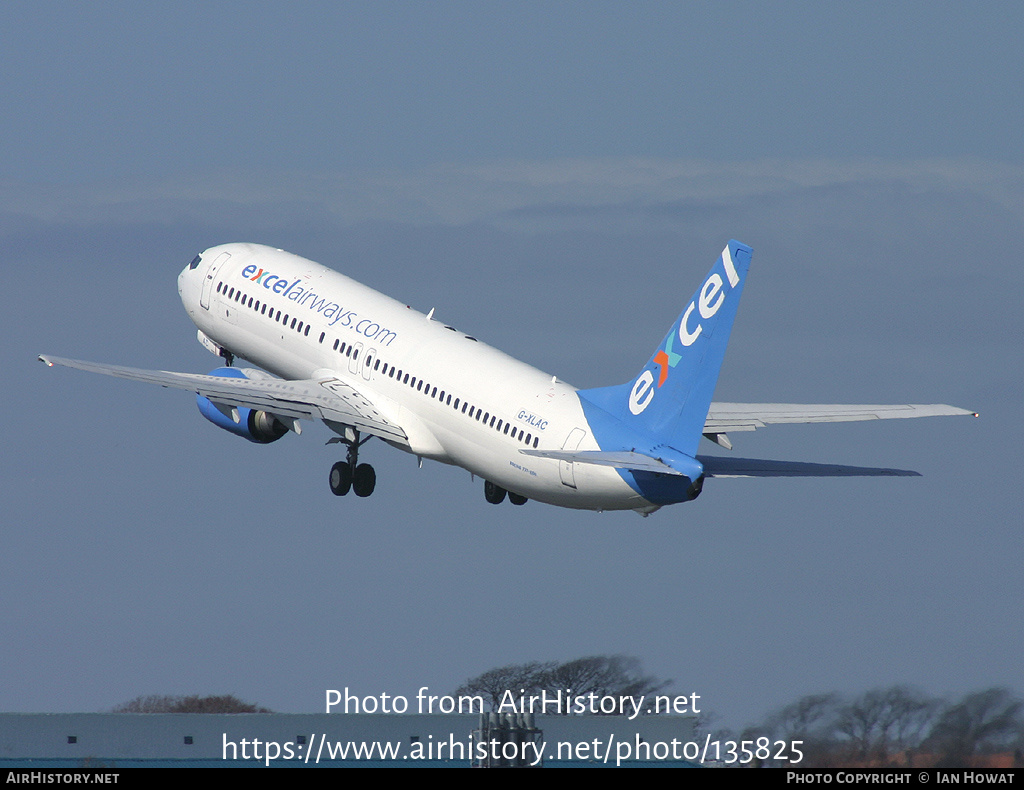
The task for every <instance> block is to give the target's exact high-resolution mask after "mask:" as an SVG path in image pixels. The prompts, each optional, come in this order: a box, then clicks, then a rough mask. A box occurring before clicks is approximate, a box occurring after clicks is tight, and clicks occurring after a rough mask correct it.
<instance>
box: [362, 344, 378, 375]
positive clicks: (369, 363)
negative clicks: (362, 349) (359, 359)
mask: <svg viewBox="0 0 1024 790" xmlns="http://www.w3.org/2000/svg"><path fill="white" fill-rule="evenodd" d="M376 358H377V349H375V348H368V349H367V350H366V358H365V359H364V360H363V378H364V379H366V380H367V381H369V380H370V374H372V373H373V361H374V360H375V359H376Z"/></svg>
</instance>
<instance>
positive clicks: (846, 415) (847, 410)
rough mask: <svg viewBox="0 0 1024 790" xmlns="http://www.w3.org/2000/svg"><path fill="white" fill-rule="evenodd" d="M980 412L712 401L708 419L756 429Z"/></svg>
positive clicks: (707, 425) (713, 427)
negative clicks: (798, 424)
mask: <svg viewBox="0 0 1024 790" xmlns="http://www.w3.org/2000/svg"><path fill="white" fill-rule="evenodd" d="M958 415H969V416H974V417H977V416H978V414H977V412H973V411H970V410H968V409H960V408H957V407H956V406H947V405H946V404H944V403H931V404H916V403H898V404H895V405H867V406H861V405H843V404H816V403H712V404H711V408H710V409H708V416H707V419H705V421H704V433H705V434H709V433H710V434H721V433H728V432H731V431H754V430H757V429H758V428H764V427H765V426H766V425H778V424H782V423H811V422H856V421H859V420H898V419H909V418H911V417H954V416H958Z"/></svg>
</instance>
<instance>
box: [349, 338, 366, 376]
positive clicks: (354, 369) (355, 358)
mask: <svg viewBox="0 0 1024 790" xmlns="http://www.w3.org/2000/svg"><path fill="white" fill-rule="evenodd" d="M362 364H363V344H362V343H356V344H355V345H353V346H352V356H350V357H349V358H348V372H349V373H351V374H352V375H353V376H358V375H359V368H360V366H361V365H362Z"/></svg>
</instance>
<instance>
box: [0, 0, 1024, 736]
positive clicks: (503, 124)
mask: <svg viewBox="0 0 1024 790" xmlns="http://www.w3.org/2000/svg"><path fill="white" fill-rule="evenodd" d="M1022 27H1024V24H1022V19H1021V16H1020V14H1019V12H1015V11H1014V7H1013V6H1012V5H1011V4H1009V3H1005V4H1002V3H982V4H977V5H971V6H967V5H962V4H956V3H950V4H942V3H939V4H936V3H900V4H896V5H895V6H893V5H890V4H882V3H879V4H856V5H850V6H848V7H847V6H844V7H843V8H841V9H837V8H834V7H829V6H822V5H820V4H814V3H807V4H801V3H792V4H785V5H783V6H781V7H780V6H778V4H772V5H767V4H766V5H757V4H730V3H726V4H714V5H690V4H686V5H680V4H650V5H640V6H629V7H628V9H627V8H626V7H625V6H622V5H619V4H602V3H585V4H584V3H579V4H576V3H564V4H547V3H526V4H524V3H515V4H512V3H509V4H500V3H499V4H488V5H481V4H473V3H466V4H460V3H434V4H420V3H387V4H373V5H368V4H334V3H328V4H319V3H306V4H298V5H295V4H291V5H288V6H284V5H276V4H252V3H246V4H231V3H222V4H220V3H219V4H216V5H213V6H211V5H208V4H201V3H197V4H186V3H176V4H167V5H164V6H161V7H160V8H154V9H150V8H148V7H142V6H138V5H133V4H117V3H114V4H88V5H80V4H65V3H49V4H48V3H31V4H28V3H9V4H5V5H4V6H3V7H2V9H0V69H2V71H3V74H4V77H5V78H4V80H3V87H2V88H0V91H2V96H3V101H0V122H2V128H3V129H4V148H5V156H4V157H3V160H2V161H0V238H2V239H3V250H4V253H3V257H2V259H0V260H2V263H0V271H2V272H3V279H4V291H3V293H4V297H3V308H4V309H3V314H4V318H3V321H4V327H5V333H4V334H5V337H6V338H7V342H6V343H5V344H4V347H3V352H2V353H3V366H2V369H3V370H5V371H8V372H10V374H11V377H12V378H13V382H11V383H12V386H11V387H10V389H9V392H8V397H7V398H5V405H6V406H7V408H6V409H5V414H6V418H7V429H6V432H5V439H4V442H5V446H6V447H7V452H6V453H4V454H3V455H2V460H0V472H2V475H0V477H2V482H0V497H2V499H0V501H2V502H3V503H4V507H3V512H4V551H3V552H0V597H2V599H3V600H4V601H5V606H4V607H3V611H2V612H0V633H2V634H4V635H5V638H4V639H3V640H0V678H2V679H0V709H4V710H11V711H79V710H84V711H91V710H101V709H107V708H109V707H111V706H113V705H115V704H117V703H119V702H122V701H125V700H127V699H130V698H132V697H134V696H136V695H138V694H155V693H170V694H191V693H200V694H205V693H211V694H213V693H218V694H219V693H234V694H237V695H238V696H240V697H243V698H245V699H250V700H253V701H257V702H259V703H261V704H263V705H266V706H268V707H271V708H274V709H276V710H282V711H314V710H319V709H320V707H321V705H322V700H323V692H324V689H325V688H342V687H345V686H349V687H351V688H352V689H353V690H356V691H358V692H359V693H361V694H374V693H380V692H388V693H405V694H412V693H415V690H416V689H417V688H418V687H419V686H421V685H427V686H430V687H431V688H432V689H434V690H436V691H438V692H444V691H450V690H452V689H454V688H455V687H456V686H458V685H459V684H460V683H461V682H462V681H463V680H465V679H466V678H467V677H469V676H471V675H475V674H478V673H479V672H482V671H484V670H486V669H489V668H491V667H493V666H496V665H499V664H503V663H510V662H516V661H527V660H550V659H563V660H564V659H570V658H574V657H578V656H582V655H592V654H604V653H627V654H633V655H637V656H639V657H640V658H642V659H643V660H644V662H645V666H646V668H647V669H648V671H650V672H652V673H654V674H657V675H659V676H661V677H670V678H674V679H675V681H676V687H677V688H678V690H679V691H680V692H685V693H690V692H696V693H698V694H701V696H702V698H703V699H704V700H705V702H706V704H707V706H708V708H710V709H712V710H715V711H717V712H718V713H719V716H720V720H721V721H722V722H723V723H725V724H728V725H732V726H737V727H738V726H742V725H744V724H746V723H749V722H752V721H754V720H756V719H758V718H760V717H761V716H763V715H764V714H765V713H766V712H768V711H769V710H770V709H771V708H773V707H775V706H778V705H781V704H784V703H786V702H788V701H790V700H792V699H793V698H795V697H796V696H799V695H800V694H805V693H812V692H817V691H822V690H832V689H837V690H840V691H849V692H857V691H862V690H865V689H867V688H871V687H874V686H878V685H887V684H890V683H896V682H900V683H916V684H918V685H920V686H921V687H923V688H924V689H925V690H927V691H928V692H930V693H934V694H961V693H964V692H966V691H970V690H974V689H977V688H981V687H985V686H990V685H996V684H1000V685H1010V686H1013V687H1015V688H1016V689H1017V690H1018V691H1024V682H1022V679H1021V676H1020V663H1019V656H1020V655H1021V654H1022V653H1024V637H1022V630H1021V625H1020V601H1021V599H1022V593H1024V589H1022V583H1024V574H1022V572H1021V570H1020V563H1019V557H1020V556H1021V549H1022V548H1024V546H1022V538H1021V531H1020V527H1019V522H1020V506H1019V494H1018V491H1017V484H1018V482H1019V480H1020V476H1021V450H1020V442H1021V438H1022V437H1021V434H1022V430H1021V429H1022V419H1021V416H1020V393H1021V389H1022V387H1021V385H1022V383H1024V382H1022V380H1021V379H1022V376H1021V362H1022V358H1021V350H1020V338H1021V336H1022V329H1024V327H1022V316H1021V298H1020V295H1021V288H1022V284H1024V283H1022V275H1021V267H1020V266H1019V265H1018V264H1017V257H1018V253H1017V250H1018V248H1019V246H1020V244H1019V231H1020V228H1021V222H1022V219H1024V216H1022V215H1024V161H1022V146H1021V144H1020V139H1021V136H1020V130H1021V129H1022V128H1024V123H1022V121H1024V118H1022V117H1021V116H1022V112H1024V110H1022V109H1021V108H1022V107H1024V97H1022V96H1021V93H1022V92H1024V90H1022V87H1021V83H1020V79H1019V75H1020V73H1021V72H1022V68H1021V67H1022V65H1024V64H1022V63H1021V55H1020V52H1019V46H1018V44H1019V41H1020V40H1021V34H1022V33H1024V30H1022V29H1021V28H1022ZM729 238H738V239H740V240H742V241H744V242H746V243H749V244H751V246H753V247H754V259H753V265H752V269H751V280H750V283H749V287H748V288H747V289H746V290H745V294H744V297H743V303H742V305H741V307H740V313H739V317H738V319H737V323H736V327H735V329H734V332H733V338H732V343H731V346H730V350H729V353H728V355H727V357H726V362H725V366H724V369H723V373H722V377H721V379H720V382H719V389H718V392H717V396H716V397H717V399H719V400H738V401H744V400H749V401H794V402H801V401H802V402H865V403H871V402H883V403H884V402H894V403H898V402H925V403H928V402H946V403H952V404H955V405H959V406H963V407H968V408H972V409H977V410H978V411H980V412H981V413H982V418H981V419H979V420H967V419H947V420H922V421H910V422H906V423H904V422H897V423H887V424H878V425H873V424H864V423H861V424H853V425H834V426H798V427H792V428H787V427H784V426H779V427H775V428H772V429H769V430H766V431H763V432H759V433H757V434H755V435H743V436H737V437H734V443H735V444H736V446H737V449H736V452H738V453H740V454H742V455H744V456H750V457H774V458H787V459H792V460H806V461H834V462H836V463H849V464H863V465H879V466H894V467H901V468H912V469H917V470H919V471H921V472H922V473H923V475H924V477H922V478H915V479H898V478H897V479H891V480H887V479H881V480H863V481H859V480H852V481H851V480H824V481H821V480H819V481H814V480H810V481H804V480H792V481H790V480H784V481H768V482H766V481H728V480H725V481H712V483H709V485H708V486H706V487H705V491H704V494H703V495H702V497H701V498H700V500H698V501H697V502H694V503H690V504H687V505H683V506H677V507H674V508H669V509H665V510H663V511H661V512H659V513H657V514H655V515H654V516H652V517H651V518H648V519H640V518H638V517H637V516H635V515H633V514H591V513H571V512H563V511H560V510H556V509H553V508H548V507H545V506H541V505H537V504H536V503H530V504H528V505H527V506H526V507H525V508H523V509H519V508H510V507H505V508H494V507H492V506H489V505H487V504H486V503H485V502H484V500H483V496H482V492H481V491H480V488H481V486H480V483H479V481H476V482H475V483H473V482H471V481H470V480H469V475H468V474H466V473H463V472H461V471H459V470H454V469H451V468H447V467H442V466H440V465H436V464H426V465H425V466H424V468H423V469H422V470H419V469H417V468H416V464H415V460H414V459H412V458H410V457H407V456H404V455H402V454H401V453H398V452H396V451H394V450H391V449H389V448H386V447H385V446H383V445H378V446H374V445H375V444H377V443H371V444H370V445H367V448H366V452H367V454H368V455H370V456H372V457H370V458H369V460H371V462H372V463H374V465H375V466H376V467H377V470H378V480H379V483H378V490H377V493H375V495H374V496H373V497H372V498H370V499H368V500H358V501H357V500H353V499H351V498H346V499H344V500H336V499H335V498H334V497H332V496H331V495H330V493H329V491H328V489H327V482H326V477H327V471H328V469H329V467H330V464H331V463H332V462H333V461H334V460H336V458H335V455H336V453H335V451H334V449H332V448H331V447H326V446H324V444H323V442H325V441H326V439H327V438H328V434H327V432H326V430H318V429H316V430H308V431H306V432H304V433H303V435H302V436H301V437H294V436H290V437H287V438H286V439H284V440H283V441H281V442H279V443H277V444H274V445H272V446H269V447H256V446H253V445H250V444H249V443H247V442H243V441H241V440H238V439H237V437H233V436H230V435H228V434H226V433H223V432H220V431H217V430H215V429H214V427H213V426H211V425H209V424H208V423H206V422H205V421H204V420H202V419H201V418H200V417H199V415H198V413H197V412H196V409H195V407H194V405H193V403H192V400H191V399H190V398H188V397H187V396H184V395H182V394H180V393H177V394H175V393H172V392H169V391H165V390H160V389H156V390H153V389H148V388H146V387H143V386H141V385H132V384H129V383H126V382H117V381H114V380H107V379H103V378H100V377H90V376H87V375H84V374H80V373H77V372H73V371H60V370H55V371H50V370H46V369H45V368H43V366H42V365H40V364H39V363H37V362H35V355H36V354H38V353H40V352H48V353H54V354H59V355H65V356H76V357H80V358H85V359H95V360H99V361H106V362H112V363H122V364H132V365H137V366H142V367H159V368H166V369H172V370H195V371H204V372H205V371H206V370H208V369H210V368H211V367H213V366H215V360H214V359H213V358H212V357H210V356H209V355H208V354H207V352H206V351H204V350H203V349H202V348H201V347H200V346H199V344H198V343H196V342H195V340H194V338H195V332H194V327H192V325H191V324H190V323H189V322H188V320H187V318H186V317H185V314H184V312H183V310H182V308H181V305H180V302H179V301H178V297H177V293H176V290H175V278H176V276H177V273H178V271H179V270H180V269H181V268H182V267H183V266H184V265H185V264H186V263H187V262H188V261H189V260H190V259H191V258H192V256H193V255H194V254H195V253H196V252H197V251H198V250H201V249H204V248H206V247H209V246H212V245H214V244H218V243H222V242H226V241H241V240H247V241H256V242H261V243H267V244H273V245H274V246H279V247H283V248H285V249H289V250H291V251H294V252H296V253H299V254H302V255H306V256H307V257H310V258H312V259H314V260H318V261H320V262H322V263H325V264H327V265H330V266H334V267H335V268H338V269H339V270H340V271H343V272H345V273H346V274H349V275H350V276H353V277H355V278H356V279H358V280H360V281H362V282H365V283H367V284H369V285H371V286H373V287H375V288H378V289H380V290H382V291H385V292H387V293H389V294H391V295H393V296H395V297H396V298H398V299H402V300H405V301H406V302H408V303H409V304H411V305H412V306H414V307H416V308H417V309H420V310H423V311H426V310H429V309H430V308H431V307H434V308H435V309H436V311H437V313H436V314H437V316H438V317H441V318H443V319H444V320H446V321H448V322H450V323H453V324H454V325H456V326H459V327H460V328H462V329H464V330H466V331H469V332H471V333H472V334H474V335H475V336H477V337H480V338H481V339H482V340H484V341H485V342H489V343H491V344H492V345H495V346H497V347H498V348H501V349H503V350H505V351H508V352H509V353H512V354H513V355H515V356H517V357H520V358H522V359H524V360H526V361H528V362H530V363H532V364H535V365H536V366H538V367H539V368H541V369H542V370H545V371H547V372H550V373H553V374H557V375H559V377H560V378H563V379H565V380H567V381H570V382H572V383H574V384H577V385H578V386H599V385H603V384H612V383H618V382H621V381H624V380H626V379H627V378H629V377H630V376H632V375H634V374H635V372H636V370H637V369H639V367H640V366H641V365H642V364H643V362H644V361H645V360H646V359H647V358H648V356H649V354H650V352H651V350H652V349H653V347H654V345H655V344H656V343H657V342H658V340H659V339H660V338H661V337H662V336H663V334H664V331H665V329H666V327H667V326H668V325H669V323H670V322H671V321H672V320H673V319H674V318H675V316H676V315H677V314H678V313H679V311H680V309H681V307H682V306H683V301H684V300H685V299H686V298H688V296H689V294H690V293H692V291H693V289H694V287H695V286H696V284H697V283H698V282H699V280H700V278H701V277H702V276H703V274H704V273H705V272H706V271H707V269H708V267H709V266H710V264H711V262H712V261H713V260H714V258H715V256H716V255H717V254H718V253H719V252H720V251H721V248H722V246H723V245H724V243H725V241H726V240H728V239H729Z"/></svg>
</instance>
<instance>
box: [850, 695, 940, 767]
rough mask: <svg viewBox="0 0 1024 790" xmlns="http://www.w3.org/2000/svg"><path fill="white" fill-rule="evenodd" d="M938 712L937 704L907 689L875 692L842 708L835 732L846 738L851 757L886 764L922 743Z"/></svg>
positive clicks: (861, 696)
mask: <svg viewBox="0 0 1024 790" xmlns="http://www.w3.org/2000/svg"><path fill="white" fill-rule="evenodd" d="M937 708H938V702H937V701H936V700H931V699H928V698H927V697H925V696H924V695H923V694H921V693H920V692H919V691H916V690H914V689H912V688H910V687H908V686H890V687H889V688H881V689H872V690H871V691H866V692H865V693H863V694H861V695H860V696H859V697H856V698H855V699H853V700H852V701H851V702H850V703H848V704H847V705H844V706H843V707H842V709H841V710H840V711H839V718H838V720H837V722H836V730H837V731H838V732H839V733H840V734H841V735H843V736H845V737H846V738H847V742H848V745H849V747H850V754H849V756H850V757H853V758H854V759H857V760H869V759H873V760H886V759H888V758H889V757H890V756H891V755H892V754H894V753H896V752H900V751H903V750H905V749H910V748H914V747H916V746H917V745H918V744H919V743H920V741H921V735H922V732H923V730H924V728H925V726H927V724H928V722H929V721H930V720H931V719H932V717H933V716H934V714H935V711H936V710H937Z"/></svg>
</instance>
